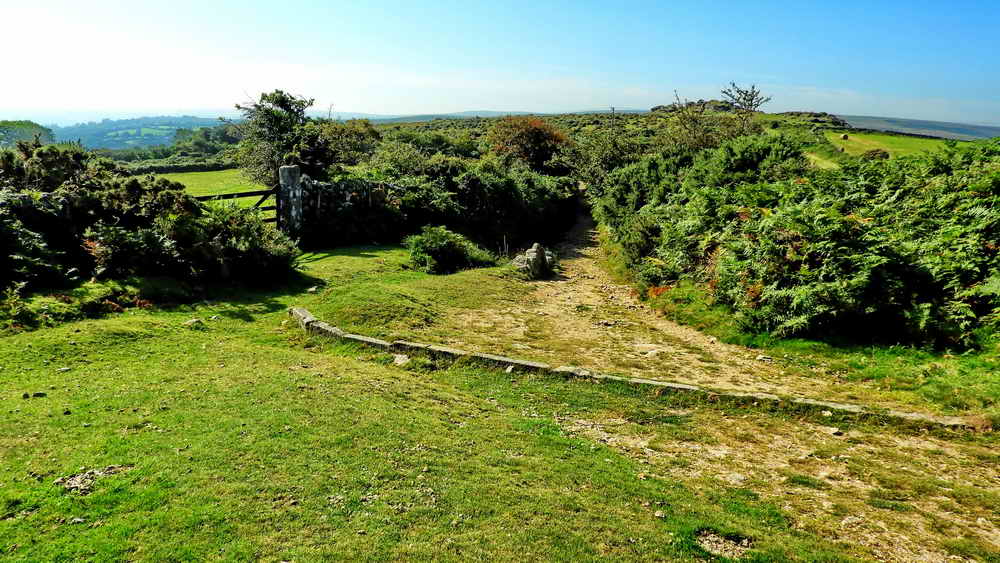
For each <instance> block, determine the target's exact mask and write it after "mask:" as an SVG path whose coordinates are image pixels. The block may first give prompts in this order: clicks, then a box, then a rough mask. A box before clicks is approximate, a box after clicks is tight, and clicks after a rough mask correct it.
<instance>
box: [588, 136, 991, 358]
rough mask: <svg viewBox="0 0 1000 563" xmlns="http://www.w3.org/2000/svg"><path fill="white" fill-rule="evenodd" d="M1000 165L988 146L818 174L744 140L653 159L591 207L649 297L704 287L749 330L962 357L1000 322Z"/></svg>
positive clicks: (776, 145)
mask: <svg viewBox="0 0 1000 563" xmlns="http://www.w3.org/2000/svg"><path fill="white" fill-rule="evenodd" d="M688 162H690V164H688ZM998 166H1000V144H997V143H996V142H992V143H982V144H976V145H969V146H963V147H957V146H953V147H951V148H949V149H947V150H946V151H944V152H941V153H934V154H927V155H923V156H913V157H908V158H900V159H894V160H885V159H884V158H882V157H881V156H880V157H878V158H865V159H862V160H860V161H857V162H855V163H853V164H849V165H846V166H844V167H843V168H842V169H840V170H839V171H815V170H810V169H807V167H806V165H805V161H804V159H803V158H802V153H801V150H800V149H799V148H798V147H797V146H796V144H795V143H794V142H793V141H792V140H789V139H786V138H784V137H782V136H768V135H763V136H750V137H740V138H737V139H735V140H732V141H727V142H724V143H723V144H721V145H720V146H718V147H717V148H714V149H709V150H705V151H701V152H699V153H698V154H696V155H695V156H693V157H688V158H681V159H678V158H677V157H675V156H670V155H664V154H661V155H653V156H648V157H645V158H644V159H643V160H642V161H640V162H639V163H636V164H632V165H629V166H626V167H623V168H620V169H618V170H616V171H614V172H612V173H610V174H609V175H608V176H607V179H606V181H605V182H604V183H603V185H602V186H600V188H599V189H596V190H593V191H592V192H591V199H592V201H593V204H594V209H595V214H596V216H597V217H598V219H599V220H600V221H601V222H602V223H603V224H604V225H605V226H606V227H607V228H608V230H609V233H610V235H611V239H612V240H613V241H614V243H616V244H617V245H618V246H619V247H620V248H621V249H622V256H623V258H624V260H625V262H626V264H627V265H628V266H627V267H628V268H629V269H631V270H632V271H633V272H634V273H635V276H636V278H637V279H638V280H639V281H640V283H641V284H643V285H644V286H646V287H659V286H664V285H670V284H675V283H677V282H679V281H684V280H687V281H693V282H696V283H703V284H705V287H706V288H707V289H708V291H709V292H710V295H711V296H712V298H713V299H714V300H715V301H716V302H718V303H721V304H724V305H727V306H729V307H732V309H733V310H734V312H735V313H736V318H737V319H738V321H739V322H740V324H741V326H743V328H744V329H745V330H748V331H751V332H761V331H763V332H771V333H773V334H776V335H781V336H788V335H824V334H825V335H830V334H836V335H846V334H851V335H854V336H866V337H871V338H877V339H887V340H892V341H894V342H918V343H922V344H928V345H936V346H959V347H967V346H973V345H975V343H976V342H977V341H978V339H979V337H980V336H982V334H983V331H984V330H985V331H987V332H988V331H990V330H992V329H994V328H995V323H996V319H997V315H998V307H1000V291H998V290H997V287H1000V286H997V279H996V276H997V272H998V271H1000V261H998V257H997V253H996V252H995V249H994V247H996V246H997V244H998V236H1000V231H997V228H998V225H1000V213H998V212H997V211H996V209H997V203H1000V200H997V198H998V197H1000V191H998V190H997V188H998V186H1000V184H998V183H997V178H998V176H997V171H996V170H997V167H998Z"/></svg>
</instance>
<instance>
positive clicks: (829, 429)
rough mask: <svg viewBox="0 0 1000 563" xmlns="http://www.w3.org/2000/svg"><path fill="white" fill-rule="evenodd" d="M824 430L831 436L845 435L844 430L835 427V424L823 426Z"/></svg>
mask: <svg viewBox="0 0 1000 563" xmlns="http://www.w3.org/2000/svg"><path fill="white" fill-rule="evenodd" d="M823 432H826V433H827V434H829V435H831V436H843V435H844V431H843V430H841V429H840V428H837V427H835V426H824V427H823Z"/></svg>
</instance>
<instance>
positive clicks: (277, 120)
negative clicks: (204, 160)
mask: <svg viewBox="0 0 1000 563" xmlns="http://www.w3.org/2000/svg"><path fill="white" fill-rule="evenodd" d="M312 104H313V99H311V98H300V97H298V96H295V95H293V94H289V93H287V92H284V91H282V90H275V91H273V92H269V93H265V94H261V95H260V100H259V101H257V102H253V103H250V104H247V105H239V104H237V105H236V109H238V110H239V111H240V112H242V113H243V121H242V122H241V123H239V124H238V127H239V130H240V136H241V138H240V142H239V145H238V146H237V149H236V154H235V156H236V161H237V162H238V163H239V165H240V168H242V169H243V171H244V172H245V173H246V174H247V176H249V177H250V179H252V180H254V181H255V182H260V183H262V184H265V185H269V186H271V185H274V184H276V183H277V182H278V168H280V167H281V165H282V164H285V163H286V162H288V159H289V157H290V155H291V153H292V150H293V149H294V147H295V139H296V135H295V133H296V130H297V129H298V127H299V126H301V125H303V124H305V123H306V121H308V118H307V117H306V110H307V109H308V108H309V107H310V106H312Z"/></svg>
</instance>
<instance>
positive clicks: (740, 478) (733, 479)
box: [726, 473, 747, 485]
mask: <svg viewBox="0 0 1000 563" xmlns="http://www.w3.org/2000/svg"><path fill="white" fill-rule="evenodd" d="M746 480H747V476H746V475H743V474H742V473H730V474H729V475H728V476H727V477H726V481H729V482H730V483H731V484H733V485H742V484H743V483H745V482H746Z"/></svg>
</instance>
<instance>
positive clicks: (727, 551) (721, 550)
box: [698, 530, 752, 559]
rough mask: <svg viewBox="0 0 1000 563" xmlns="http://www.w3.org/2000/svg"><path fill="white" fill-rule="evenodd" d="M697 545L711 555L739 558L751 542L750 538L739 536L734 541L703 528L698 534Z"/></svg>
mask: <svg viewBox="0 0 1000 563" xmlns="http://www.w3.org/2000/svg"><path fill="white" fill-rule="evenodd" d="M698 545H700V546H701V548H702V549H704V550H705V551H707V552H709V553H711V554H712V555H717V556H721V557H728V558H730V559H739V558H741V557H743V556H744V555H746V553H747V551H749V550H750V546H751V545H752V542H751V541H750V538H741V539H739V540H738V541H736V540H731V539H729V538H725V537H723V536H720V535H719V534H716V533H715V532H710V531H708V530H705V531H703V532H701V533H700V534H698Z"/></svg>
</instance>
